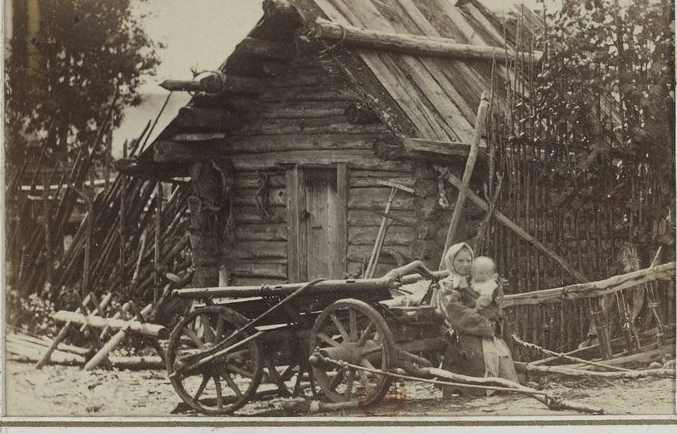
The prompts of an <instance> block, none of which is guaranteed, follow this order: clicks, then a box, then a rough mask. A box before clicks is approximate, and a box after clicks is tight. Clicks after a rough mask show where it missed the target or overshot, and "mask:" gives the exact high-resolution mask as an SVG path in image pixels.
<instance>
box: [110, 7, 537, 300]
mask: <svg viewBox="0 0 677 434" xmlns="http://www.w3.org/2000/svg"><path fill="white" fill-rule="evenodd" d="M459 3H464V4H462V5H459V6H455V5H454V4H453V2H449V1H446V0H433V1H423V0H397V1H389V2H382V1H378V0H364V1H360V2H349V1H348V0H266V1H264V3H263V17H262V18H261V20H260V21H259V22H258V24H257V25H256V26H255V28H254V29H253V30H251V32H250V33H249V34H248V36H247V37H246V38H245V39H244V40H242V41H241V42H240V43H239V44H238V45H237V47H236V48H235V50H234V52H233V53H232V54H231V55H230V56H229V58H228V59H227V60H226V61H225V62H224V63H223V64H222V65H221V66H220V68H219V70H218V71H213V72H206V73H202V74H200V75H198V76H196V77H194V78H193V79H191V80H185V81H181V80H177V81H168V82H165V83H163V87H165V88H167V89H170V90H177V91H191V92H194V93H193V98H192V99H191V101H190V102H189V103H188V104H187V105H186V106H185V107H183V108H182V109H181V110H180V111H179V113H178V115H177V116H176V118H175V119H174V120H173V121H172V122H171V123H170V124H169V125H168V126H167V127H166V128H165V129H164V130H163V131H162V132H161V134H160V135H159V136H158V137H157V139H156V140H155V141H154V142H153V143H152V144H151V145H150V146H149V147H148V149H147V150H146V151H144V153H142V154H141V155H140V156H139V157H138V158H136V159H134V160H121V161H119V162H118V164H117V166H118V168H119V169H120V170H121V171H123V172H125V173H127V174H129V175H132V176H140V177H145V178H148V179H154V180H158V179H159V180H162V181H166V182H177V181H181V180H183V182H189V183H190V184H191V197H190V202H189V207H190V211H191V216H190V238H191V245H192V255H193V258H192V260H193V263H194V266H195V274H194V277H193V286H198V287H199V286H216V285H253V284H256V285H258V284H262V283H269V284H275V283H283V282H299V281H309V280H312V279H314V278H318V277H327V278H341V277H346V276H353V277H357V276H360V275H363V273H364V271H365V268H366V267H367V262H368V261H369V258H370V256H371V254H372V251H373V249H374V244H375V241H376V240H377V237H378V234H379V231H380V230H381V228H382V227H383V225H382V222H383V218H384V215H385V211H386V206H387V204H388V202H389V201H391V204H390V206H388V208H389V210H388V219H387V220H386V225H385V228H387V231H386V232H385V237H384V241H383V246H382V249H381V254H380V260H379V263H378V267H376V269H375V276H380V275H382V274H384V273H385V271H387V270H388V269H390V268H392V267H393V266H395V265H398V264H401V263H405V262H407V261H410V260H414V259H421V260H423V261H424V262H426V263H427V264H428V265H430V266H431V267H434V268H437V264H438V263H439V261H440V257H441V254H442V250H443V247H444V243H445V236H446V234H447V229H448V226H449V221H450V217H451V214H452V210H453V205H454V202H455V198H454V195H455V194H456V189H454V188H451V186H450V185H449V184H446V185H445V181H444V179H443V178H442V177H441V176H440V173H439V172H438V171H437V170H435V169H436V168H439V167H446V168H449V170H451V172H452V173H455V174H457V176H458V177H459V178H460V177H461V175H462V173H463V170H464V166H465V162H466V158H467V156H468V152H469V150H470V143H471V141H472V140H473V137H474V134H475V120H476V116H477V109H478V106H479V104H480V98H481V95H482V94H483V92H487V93H488V94H489V95H491V110H492V111H499V110H501V109H503V108H504V107H506V106H508V104H507V99H508V98H510V97H514V95H510V94H509V92H506V89H508V88H511V86H510V85H509V83H510V81H515V80H516V77H514V76H512V75H511V73H510V69H509V68H507V67H506V65H507V64H508V63H509V62H510V61H511V59H513V58H515V57H517V56H520V58H521V59H522V60H524V59H527V60H528V61H537V60H538V58H539V57H540V55H541V54H540V53H538V52H534V51H530V52H519V53H517V52H515V51H514V50H513V47H514V41H515V37H516V36H515V34H516V33H515V32H516V30H515V29H514V28H511V27H510V22H509V20H508V19H503V18H504V17H498V16H496V15H494V14H493V13H492V12H491V11H489V10H488V9H487V8H486V7H484V6H483V5H482V4H481V3H480V2H479V1H472V2H459ZM517 12H518V13H521V14H525V13H528V14H532V13H531V12H529V11H526V10H525V9H520V10H518V11H517ZM532 16H533V14H532ZM512 88H515V87H514V86H513V87H512ZM486 147H487V143H486V141H485V140H484V139H482V142H481V145H480V158H479V162H478V165H477V166H476V168H475V171H474V176H473V178H472V184H471V186H472V188H473V189H475V190H476V191H478V190H481V187H482V184H483V181H485V180H486V178H487V173H488V172H487V169H486V167H487V164H486V158H485V157H484V154H485V150H486ZM393 185H398V186H403V187H405V188H404V189H401V188H394V187H392V186H393ZM393 194H394V196H393ZM484 214H485V213H484V211H483V210H481V209H480V208H478V207H476V206H475V205H473V204H472V203H470V202H468V204H466V205H464V213H463V217H462V220H461V222H460V226H459V229H458V230H457V232H456V234H455V240H456V241H463V240H467V239H470V238H472V237H473V236H475V234H476V232H477V228H478V225H479V223H480V221H481V220H482V219H483V218H484Z"/></svg>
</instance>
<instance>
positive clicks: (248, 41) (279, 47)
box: [235, 37, 294, 61]
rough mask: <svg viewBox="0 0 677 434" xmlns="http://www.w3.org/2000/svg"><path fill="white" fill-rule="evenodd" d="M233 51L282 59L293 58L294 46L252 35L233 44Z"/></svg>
mask: <svg viewBox="0 0 677 434" xmlns="http://www.w3.org/2000/svg"><path fill="white" fill-rule="evenodd" d="M235 51H237V52H240V51H243V52H246V53H249V54H253V55H255V56H261V57H265V58H268V59H275V60H283V61H289V60H292V59H293V58H294V47H293V46H292V45H290V44H283V43H280V42H274V41H268V40H265V39H257V38H252V37H246V38H244V39H243V40H242V41H241V42H240V43H239V44H237V45H236V46H235Z"/></svg>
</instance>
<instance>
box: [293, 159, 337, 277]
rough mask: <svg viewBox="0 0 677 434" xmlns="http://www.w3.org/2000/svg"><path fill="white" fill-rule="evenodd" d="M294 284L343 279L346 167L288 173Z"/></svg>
mask: <svg viewBox="0 0 677 434" xmlns="http://www.w3.org/2000/svg"><path fill="white" fill-rule="evenodd" d="M287 191H288V196H287V197H288V204H287V210H288V245H289V249H288V253H289V256H288V264H289V267H288V270H289V273H288V276H289V280H290V281H310V280H313V279H317V278H320V277H325V278H333V279H338V278H341V277H343V272H344V271H345V267H346V250H347V226H346V221H347V200H346V194H347V180H346V167H345V165H339V166H338V167H331V168H321V169H318V168H302V169H300V168H295V169H291V170H289V171H288V172H287Z"/></svg>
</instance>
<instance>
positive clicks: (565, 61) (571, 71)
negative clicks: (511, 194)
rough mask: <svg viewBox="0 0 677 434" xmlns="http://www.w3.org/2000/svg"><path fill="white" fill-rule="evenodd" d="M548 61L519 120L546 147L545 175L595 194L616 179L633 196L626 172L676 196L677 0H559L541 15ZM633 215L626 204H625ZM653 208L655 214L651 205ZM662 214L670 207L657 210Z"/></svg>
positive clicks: (619, 191)
mask: <svg viewBox="0 0 677 434" xmlns="http://www.w3.org/2000/svg"><path fill="white" fill-rule="evenodd" d="M543 42H544V45H545V47H546V54H545V60H544V62H543V64H542V65H541V68H540V73H538V74H537V76H536V77H535V80H534V85H535V86H534V92H533V95H531V97H530V98H529V99H528V100H527V101H526V102H525V104H528V105H529V110H528V111H527V112H526V113H523V119H522V122H523V123H526V124H529V125H532V126H534V131H533V132H532V133H533V134H532V135H533V136H536V137H537V138H538V139H539V140H540V141H541V142H542V143H545V144H547V146H549V148H548V151H549V152H548V156H549V157H550V158H549V159H547V161H548V163H547V164H548V168H547V169H548V170H546V171H544V174H545V176H548V177H549V178H550V180H551V181H556V182H559V183H560V184H561V188H562V191H563V192H564V193H563V194H562V196H563V197H564V196H566V195H567V194H569V196H570V195H571V192H576V194H579V195H581V194H582V195H586V194H587V195H588V196H591V197H592V196H596V195H597V196H599V195H602V194H604V195H606V194H609V192H605V191H604V182H603V181H602V180H603V179H606V180H608V179H613V180H614V183H615V184H616V185H615V190H614V192H613V194H614V195H616V196H625V197H627V198H630V197H631V195H632V193H631V191H630V189H631V188H632V187H631V184H632V183H631V182H626V181H629V180H630V179H632V178H635V179H637V178H638V177H641V176H643V174H647V173H651V174H652V176H653V177H657V178H658V179H662V180H664V182H663V183H662V188H661V189H660V191H651V194H654V195H661V196H662V199H663V200H657V201H656V202H657V203H658V202H660V203H663V204H665V203H671V199H670V198H671V197H674V170H675V158H674V154H675V130H674V116H675V112H674V92H675V82H674V81H675V80H674V77H675V72H674V53H675V46H674V5H673V3H672V1H671V0H633V1H632V2H631V3H630V4H629V5H627V6H619V4H618V2H617V1H614V0H565V1H564V4H563V7H562V8H561V9H559V10H557V11H555V12H550V13H548V14H546V32H545V36H544V41H543ZM625 206H626V209H625V210H619V211H620V212H622V213H625V214H628V213H630V212H632V209H630V208H631V207H632V203H631V202H630V201H628V202H626V203H625ZM647 211H651V210H647ZM656 212H657V213H663V214H665V212H666V210H665V209H662V210H656Z"/></svg>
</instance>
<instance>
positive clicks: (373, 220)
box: [348, 193, 418, 226]
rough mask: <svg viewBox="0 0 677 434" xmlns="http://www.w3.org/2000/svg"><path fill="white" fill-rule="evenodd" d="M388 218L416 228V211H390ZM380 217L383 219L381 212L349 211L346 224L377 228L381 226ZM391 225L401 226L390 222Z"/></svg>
mask: <svg viewBox="0 0 677 434" xmlns="http://www.w3.org/2000/svg"><path fill="white" fill-rule="evenodd" d="M398 194H399V193H398ZM388 215H389V216H392V217H393V218H395V219H397V220H399V221H402V222H404V223H406V224H408V225H410V226H416V225H417V223H418V220H417V218H416V210H413V209H411V210H409V209H406V210H392V209H391V210H390V212H389V213H388ZM381 217H383V210H380V211H377V210H357V209H351V210H350V211H349V212H348V224H349V225H351V226H353V225H357V226H379V225H380V224H381ZM391 223H392V224H393V225H402V223H400V222H398V221H393V222H391Z"/></svg>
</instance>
